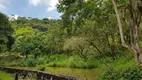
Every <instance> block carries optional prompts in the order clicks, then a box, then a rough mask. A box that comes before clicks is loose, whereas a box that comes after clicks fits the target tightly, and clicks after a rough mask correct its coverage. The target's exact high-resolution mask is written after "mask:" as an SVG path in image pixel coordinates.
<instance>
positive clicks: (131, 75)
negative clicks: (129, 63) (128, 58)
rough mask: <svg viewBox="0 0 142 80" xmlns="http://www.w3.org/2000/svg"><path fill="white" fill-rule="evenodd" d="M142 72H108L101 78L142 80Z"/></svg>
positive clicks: (137, 70) (135, 69)
mask: <svg viewBox="0 0 142 80" xmlns="http://www.w3.org/2000/svg"><path fill="white" fill-rule="evenodd" d="M141 78H142V72H141V71H140V70H139V69H137V68H128V69H122V70H118V71H116V70H111V71H106V72H104V73H103V75H102V76H101V80H140V79H141Z"/></svg>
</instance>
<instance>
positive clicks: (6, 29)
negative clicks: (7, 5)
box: [0, 12, 14, 52]
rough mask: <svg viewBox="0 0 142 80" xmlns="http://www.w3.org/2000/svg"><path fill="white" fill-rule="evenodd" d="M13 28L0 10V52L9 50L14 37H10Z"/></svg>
mask: <svg viewBox="0 0 142 80" xmlns="http://www.w3.org/2000/svg"><path fill="white" fill-rule="evenodd" d="M12 32H13V29H12V27H11V25H10V22H9V20H8V18H7V16H6V15H4V14H2V13H1V12H0V52H4V51H6V50H8V49H9V50H10V49H11V46H12V44H13V43H14V39H13V38H12V37H11V34H12Z"/></svg>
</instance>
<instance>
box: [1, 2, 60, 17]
mask: <svg viewBox="0 0 142 80" xmlns="http://www.w3.org/2000/svg"><path fill="white" fill-rule="evenodd" d="M57 3H58V0H0V12H2V13H4V14H6V15H11V14H14V15H18V16H24V17H33V18H39V19H43V18H52V19H60V16H61V13H58V12H57V9H56V4H57Z"/></svg>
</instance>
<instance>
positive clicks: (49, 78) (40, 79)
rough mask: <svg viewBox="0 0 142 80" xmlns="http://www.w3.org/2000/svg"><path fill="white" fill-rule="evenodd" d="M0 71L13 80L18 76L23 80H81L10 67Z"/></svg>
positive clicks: (16, 79) (2, 68)
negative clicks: (33, 78)
mask: <svg viewBox="0 0 142 80" xmlns="http://www.w3.org/2000/svg"><path fill="white" fill-rule="evenodd" d="M0 70H1V71H5V72H7V73H10V74H12V75H15V80H18V76H21V77H22V78H23V79H25V78H26V77H32V76H35V77H36V79H37V80H82V79H79V78H76V77H71V76H63V75H55V74H51V73H47V72H44V71H38V70H25V69H17V68H10V67H0Z"/></svg>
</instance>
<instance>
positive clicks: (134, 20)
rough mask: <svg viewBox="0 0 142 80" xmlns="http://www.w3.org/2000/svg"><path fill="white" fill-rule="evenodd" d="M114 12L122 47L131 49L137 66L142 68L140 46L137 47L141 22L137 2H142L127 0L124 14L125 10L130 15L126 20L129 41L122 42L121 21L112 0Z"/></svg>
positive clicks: (139, 2) (139, 8) (139, 7)
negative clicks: (128, 29) (127, 42)
mask: <svg viewBox="0 0 142 80" xmlns="http://www.w3.org/2000/svg"><path fill="white" fill-rule="evenodd" d="M112 3H113V6H114V9H115V12H116V16H117V20H118V26H119V30H120V36H121V42H122V45H123V46H124V47H127V48H129V49H130V50H132V52H133V54H134V58H135V61H136V64H137V66H138V67H139V68H140V69H142V55H141V52H140V47H139V26H140V22H141V13H140V12H141V8H142V6H140V5H139V4H142V2H141V1H140V0H129V2H128V5H127V6H126V8H125V10H124V11H125V14H126V10H128V11H129V15H130V20H129V21H127V22H128V26H129V28H130V32H131V33H130V39H131V40H130V43H129V44H126V43H125V42H124V37H123V33H122V26H121V22H120V17H119V14H118V11H117V8H116V3H115V1H114V0H112Z"/></svg>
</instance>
